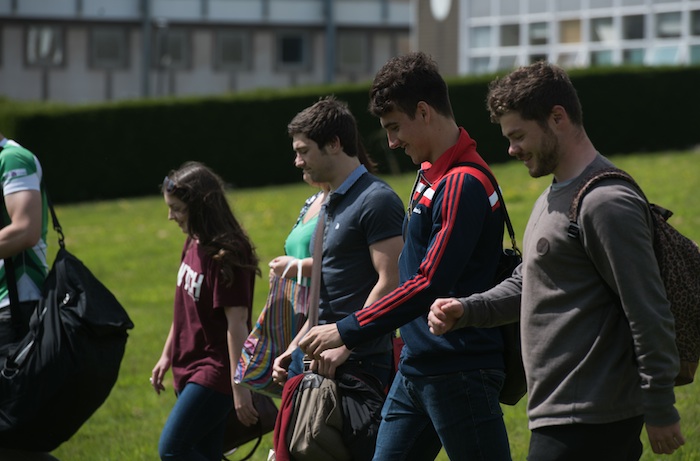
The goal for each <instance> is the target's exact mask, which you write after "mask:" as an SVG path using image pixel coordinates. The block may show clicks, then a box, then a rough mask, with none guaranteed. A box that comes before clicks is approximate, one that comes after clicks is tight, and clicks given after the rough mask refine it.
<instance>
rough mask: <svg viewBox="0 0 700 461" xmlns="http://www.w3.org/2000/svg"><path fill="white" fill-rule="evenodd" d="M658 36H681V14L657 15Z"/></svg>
mask: <svg viewBox="0 0 700 461" xmlns="http://www.w3.org/2000/svg"><path fill="white" fill-rule="evenodd" d="M656 36H657V37H658V38H669V37H680V36H681V13H680V12H675V13H659V14H657V15H656Z"/></svg>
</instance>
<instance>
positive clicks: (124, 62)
mask: <svg viewBox="0 0 700 461" xmlns="http://www.w3.org/2000/svg"><path fill="white" fill-rule="evenodd" d="M105 32H106V33H115V35H114V37H112V38H116V39H117V43H118V45H117V46H118V47H119V53H118V54H120V56H118V57H117V58H116V59H114V60H110V59H104V60H103V59H101V58H98V57H97V56H96V53H97V47H98V42H99V40H100V38H99V37H98V35H99V34H102V33H105ZM88 34H89V36H90V42H89V44H88V67H89V68H90V69H99V70H123V69H128V68H129V66H130V46H129V45H130V43H129V33H128V30H127V28H126V27H124V26H103V25H100V26H92V27H90V30H89V31H88Z"/></svg>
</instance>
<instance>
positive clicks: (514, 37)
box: [501, 24, 520, 46]
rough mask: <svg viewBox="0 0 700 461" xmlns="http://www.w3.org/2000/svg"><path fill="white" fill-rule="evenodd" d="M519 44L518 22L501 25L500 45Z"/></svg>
mask: <svg viewBox="0 0 700 461" xmlns="http://www.w3.org/2000/svg"><path fill="white" fill-rule="evenodd" d="M518 45H520V24H504V25H502V26H501V46H518Z"/></svg>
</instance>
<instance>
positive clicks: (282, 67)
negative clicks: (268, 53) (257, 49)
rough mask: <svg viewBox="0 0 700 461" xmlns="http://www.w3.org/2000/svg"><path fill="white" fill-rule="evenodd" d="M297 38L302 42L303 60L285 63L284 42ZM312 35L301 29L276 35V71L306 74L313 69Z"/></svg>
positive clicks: (288, 30) (301, 52) (278, 32)
mask: <svg viewBox="0 0 700 461" xmlns="http://www.w3.org/2000/svg"><path fill="white" fill-rule="evenodd" d="M289 38H297V39H299V40H300V47H301V49H300V54H301V59H300V60H299V61H298V62H284V61H283V58H284V56H283V54H284V50H283V48H284V46H283V45H284V44H283V43H282V42H283V40H286V39H289ZM311 46H312V45H311V35H310V33H309V32H308V31H305V30H300V29H285V30H280V31H277V32H276V33H275V53H274V56H275V69H276V70H277V71H287V72H295V71H296V72H306V71H308V70H309V69H311V57H312V50H311Z"/></svg>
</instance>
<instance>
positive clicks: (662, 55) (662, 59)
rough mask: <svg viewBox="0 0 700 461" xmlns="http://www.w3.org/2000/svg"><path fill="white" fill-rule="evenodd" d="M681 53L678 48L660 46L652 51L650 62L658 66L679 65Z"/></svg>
mask: <svg viewBox="0 0 700 461" xmlns="http://www.w3.org/2000/svg"><path fill="white" fill-rule="evenodd" d="M679 51H680V50H679V48H678V47H677V46H660V47H658V48H655V49H653V50H651V56H650V58H649V61H650V63H651V64H652V65H656V66H659V65H661V66H663V65H673V64H678V56H679V54H680V53H679Z"/></svg>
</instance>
